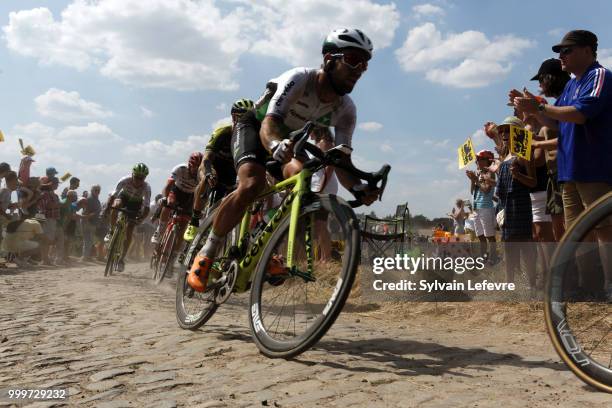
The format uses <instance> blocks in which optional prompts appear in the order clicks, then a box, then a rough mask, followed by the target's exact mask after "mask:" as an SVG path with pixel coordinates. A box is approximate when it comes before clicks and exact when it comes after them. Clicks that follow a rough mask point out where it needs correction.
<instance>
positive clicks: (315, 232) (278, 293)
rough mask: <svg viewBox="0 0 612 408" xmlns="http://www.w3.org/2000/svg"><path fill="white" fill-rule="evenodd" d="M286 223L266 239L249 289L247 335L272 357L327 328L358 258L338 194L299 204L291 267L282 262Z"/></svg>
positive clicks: (297, 349)
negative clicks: (248, 326) (302, 204)
mask: <svg viewBox="0 0 612 408" xmlns="http://www.w3.org/2000/svg"><path fill="white" fill-rule="evenodd" d="M289 222H290V217H286V218H285V220H283V221H282V222H281V223H280V224H279V226H278V227H277V229H276V230H275V231H274V233H273V234H272V236H271V237H270V241H269V242H268V244H267V245H266V247H265V248H264V250H263V253H262V257H261V259H260V261H259V263H258V265H257V267H256V269H255V273H254V277H253V282H252V287H251V303H250V311H249V315H250V319H249V321H250V326H251V333H252V335H253V339H254V340H255V343H256V344H257V347H258V348H259V350H260V351H261V352H262V353H263V354H264V355H266V356H268V357H273V358H289V357H293V356H296V355H298V354H300V353H303V352H304V351H306V350H308V349H309V348H310V347H312V346H313V345H314V344H315V343H316V342H317V341H319V339H320V338H321V337H322V336H323V335H324V334H325V333H326V332H327V330H329V328H330V327H331V326H332V324H333V323H334V321H335V320H336V318H337V317H338V315H339V314H340V312H341V310H342V307H343V306H344V303H345V302H346V300H347V298H348V296H349V293H350V291H351V287H352V285H353V282H354V279H355V274H356V272H357V266H358V263H359V256H360V255H359V254H360V242H361V241H360V235H359V228H358V225H359V224H358V221H357V218H356V217H355V213H354V212H353V210H352V209H351V207H350V206H349V205H348V204H347V203H346V202H345V201H344V200H342V199H341V198H339V197H336V196H334V195H317V196H316V197H315V198H314V199H312V201H310V200H309V202H307V203H305V204H304V206H303V208H302V209H301V211H300V214H299V217H298V228H297V231H296V237H295V241H294V242H293V248H294V250H293V254H294V255H293V266H292V267H291V268H288V267H286V266H283V262H284V257H286V256H287V248H289V246H290V240H289ZM332 247H334V249H335V251H334V252H333V255H332V251H331V249H332Z"/></svg>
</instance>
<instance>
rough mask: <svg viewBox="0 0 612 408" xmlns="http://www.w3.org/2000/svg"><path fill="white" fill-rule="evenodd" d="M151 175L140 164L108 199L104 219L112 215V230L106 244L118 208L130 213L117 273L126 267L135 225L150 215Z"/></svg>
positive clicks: (143, 165) (146, 168) (112, 225)
mask: <svg viewBox="0 0 612 408" xmlns="http://www.w3.org/2000/svg"><path fill="white" fill-rule="evenodd" d="M148 175H149V168H148V167H147V165H146V164H144V163H138V164H136V165H135V166H134V167H133V168H132V175H131V176H125V177H123V178H121V180H119V182H118V183H117V187H115V191H113V192H112V193H111V195H110V196H109V197H108V202H107V203H106V206H105V208H106V210H105V212H104V215H103V216H104V217H106V216H107V215H108V212H109V211H110V213H111V219H110V225H111V230H110V231H109V232H108V234H107V235H106V237H104V242H109V241H110V239H111V237H112V235H113V229H114V228H115V224H116V223H117V215H118V211H117V209H118V208H125V209H126V210H127V211H128V213H127V216H128V220H129V222H128V227H127V231H126V236H125V243H124V245H123V250H122V252H121V259H120V260H119V263H118V265H117V271H118V272H122V271H123V268H124V266H125V261H124V258H125V254H127V251H128V249H129V248H130V244H131V242H132V232H133V231H134V225H135V224H137V223H141V222H142V221H143V220H144V219H145V218H147V215H149V205H150V204H149V203H150V201H151V186H150V185H149V183H147V182H146V181H145V178H147V176H148Z"/></svg>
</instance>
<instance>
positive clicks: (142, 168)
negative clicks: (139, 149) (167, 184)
mask: <svg viewBox="0 0 612 408" xmlns="http://www.w3.org/2000/svg"><path fill="white" fill-rule="evenodd" d="M132 174H133V175H135V176H144V177H147V176H148V175H149V168H148V167H147V165H146V164H144V163H138V164H137V165H135V166H134V167H133V168H132Z"/></svg>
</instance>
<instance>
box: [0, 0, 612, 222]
mask: <svg viewBox="0 0 612 408" xmlns="http://www.w3.org/2000/svg"><path fill="white" fill-rule="evenodd" d="M253 4H256V5H253ZM610 15H612V3H610V2H608V1H590V2H588V7H585V6H584V3H579V2H560V1H538V2H530V3H527V2H510V1H507V2H499V1H496V2H485V1H469V2H468V1H463V2H459V1H446V0H445V1H430V2H425V1H414V2H413V1H400V2H395V3H392V2H385V1H374V0H353V1H348V2H343V1H336V2H330V1H323V0H301V1H280V0H260V1H257V2H249V1H243V0H226V1H213V0H207V1H188V0H148V1H146V2H143V1H139V0H102V1H96V2H92V1H80V0H75V1H62V0H54V1H34V0H8V1H7V0H3V1H2V2H0V27H1V29H2V31H0V36H1V37H2V38H1V39H0V84H1V89H2V98H0V129H1V130H2V131H3V132H4V134H5V136H6V139H7V140H6V142H5V143H2V144H0V161H8V162H9V163H11V164H13V165H15V166H16V165H17V164H18V160H19V148H18V145H17V141H16V140H17V138H18V137H22V138H24V140H25V142H26V143H28V144H31V145H33V146H34V148H35V149H36V151H37V155H36V156H35V159H36V160H37V161H36V162H35V163H34V166H33V168H32V171H33V174H34V175H39V174H41V173H42V172H43V171H44V168H46V167H47V166H49V165H54V166H56V167H57V168H58V170H59V171H60V172H61V173H63V172H65V171H69V172H71V173H72V174H74V175H77V176H79V177H80V178H81V180H82V182H83V185H84V186H89V185H91V184H92V183H94V182H98V183H100V184H102V187H103V194H106V193H108V192H109V190H110V189H111V188H112V186H113V184H114V183H115V182H116V181H117V180H118V179H119V178H120V177H121V176H122V175H124V174H127V173H128V172H129V169H130V168H131V165H132V164H133V163H134V162H137V161H144V162H145V163H147V164H149V166H150V167H151V168H152V173H151V176H150V183H151V185H152V188H153V190H154V191H158V190H161V188H162V186H163V182H164V180H165V178H166V177H167V176H168V174H169V171H170V169H171V168H172V167H173V166H174V165H175V164H178V163H180V162H182V161H184V160H185V158H186V156H187V155H188V153H189V152H190V151H191V150H194V149H199V148H203V146H204V144H205V143H206V141H207V140H208V136H209V134H210V132H211V130H212V129H213V126H214V125H215V123H217V122H218V121H220V120H223V119H225V118H227V117H228V116H229V115H228V106H230V105H231V103H232V101H233V100H235V99H237V98H241V97H249V98H252V99H256V98H257V97H258V96H259V95H260V94H261V92H262V90H263V89H264V86H265V83H266V81H267V80H268V79H270V78H272V77H275V76H277V75H278V74H280V73H282V72H283V71H285V70H287V69H289V68H291V67H293V66H300V65H302V66H317V65H318V64H319V63H320V54H319V52H320V43H321V41H322V39H323V37H324V36H325V34H326V33H327V32H328V31H330V30H331V29H332V28H335V27H340V26H351V27H360V28H362V29H363V30H364V31H365V32H366V33H367V34H368V35H369V36H370V37H371V38H372V40H373V42H374V45H375V56H374V58H373V60H372V61H371V63H370V65H369V69H368V71H367V72H366V73H365V74H364V76H363V77H362V79H361V80H360V81H359V83H358V84H357V86H356V88H355V90H354V92H353V93H352V94H351V97H352V98H353V100H354V101H355V104H356V105H357V111H358V124H359V125H358V129H357V130H356V132H355V135H354V137H353V144H354V149H355V151H354V156H355V162H356V163H357V164H359V165H360V166H361V167H363V168H365V169H367V170H375V169H378V168H379V167H380V165H381V164H382V163H385V162H386V163H390V164H391V165H392V167H393V170H392V173H391V177H390V181H389V185H388V190H387V192H386V193H385V196H384V199H383V201H382V202H380V203H377V204H375V205H374V206H372V209H373V210H374V211H376V212H377V213H378V214H381V215H382V214H386V213H391V212H393V211H394V209H395V206H396V205H397V204H398V203H400V202H404V201H408V203H409V207H410V209H411V211H412V212H413V213H422V214H424V215H426V216H429V217H435V216H441V215H443V214H444V213H446V212H447V211H448V209H449V208H450V207H451V206H452V203H453V202H454V199H455V198H457V197H467V196H468V183H467V178H466V177H465V175H464V173H463V172H462V171H460V170H458V169H457V165H456V163H457V159H456V148H457V147H458V146H459V144H461V143H462V142H463V141H464V140H465V139H466V138H467V137H468V136H473V140H474V142H475V144H476V148H485V147H486V148H492V146H491V145H490V143H489V142H488V141H487V140H486V139H485V137H484V136H483V134H482V132H481V131H479V129H480V128H481V126H482V124H483V123H484V122H485V121H487V120H493V121H500V120H502V119H503V118H504V117H505V116H507V115H508V114H509V113H510V112H509V110H508V108H507V107H506V106H505V102H506V94H507V91H508V90H509V89H510V88H513V87H517V88H522V87H523V86H528V87H529V88H530V89H531V90H532V91H536V90H537V84H536V83H535V82H530V81H529V78H530V77H531V76H533V75H534V74H535V73H536V72H537V68H538V67H539V64H540V62H541V61H542V60H544V59H546V58H550V57H552V56H554V55H553V54H552V51H551V49H550V47H551V45H553V44H555V43H557V42H558V41H559V40H560V39H561V37H562V36H563V34H564V33H565V32H566V31H568V30H570V29H574V28H584V29H589V30H591V31H593V32H595V33H596V34H597V35H598V37H599V39H600V41H599V48H600V61H601V62H602V64H603V65H605V66H611V65H612V43H610V42H609V40H608V39H610V38H612V27H610V25H609V22H608V21H607V20H608V19H606V16H610Z"/></svg>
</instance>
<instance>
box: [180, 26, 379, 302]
mask: <svg viewBox="0 0 612 408" xmlns="http://www.w3.org/2000/svg"><path fill="white" fill-rule="evenodd" d="M372 50H373V47H372V42H371V41H370V39H369V38H368V37H367V36H366V35H365V34H363V33H362V32H361V31H360V30H356V29H346V28H343V29H337V30H334V31H332V32H331V33H330V34H329V35H328V36H327V37H326V39H325V41H324V43H323V49H322V54H323V68H322V69H310V68H295V69H292V70H289V71H287V72H285V73H284V74H282V75H280V76H279V77H278V78H275V79H272V80H271V81H269V82H268V84H267V86H266V90H265V92H264V94H263V96H262V97H261V98H260V99H259V100H258V101H257V103H256V108H257V110H256V112H248V113H246V114H244V115H243V116H242V117H241V118H240V120H239V122H238V123H237V124H236V126H235V128H234V132H233V135H232V151H233V155H234V163H235V165H236V169H237V173H238V187H237V189H236V190H235V191H234V192H233V193H232V194H230V195H229V196H228V197H227V198H226V199H225V200H224V201H223V202H222V203H221V205H220V206H219V210H218V211H217V214H216V216H215V219H214V221H213V226H212V230H211V233H210V235H209V236H208V239H207V240H206V243H205V244H204V246H203V248H202V250H201V251H200V252H199V253H198V255H197V256H196V257H195V259H194V262H193V265H192V267H191V271H190V273H189V276H188V278H187V282H188V283H189V285H190V286H191V287H192V288H193V289H194V290H196V291H199V292H203V291H204V290H205V289H206V282H207V280H208V272H209V270H210V267H211V265H212V263H213V261H214V259H213V257H214V254H215V253H216V252H217V248H218V247H219V245H220V243H221V242H222V239H223V237H224V236H225V235H226V234H227V233H228V232H229V231H230V230H231V229H232V228H233V227H234V226H235V225H236V224H237V223H238V222H239V221H240V219H241V217H242V215H243V214H244V211H245V210H246V209H247V208H248V206H249V205H250V204H251V203H252V202H253V201H254V200H255V198H256V197H257V195H258V194H259V193H260V192H261V191H262V190H263V189H264V188H265V185H266V167H265V162H266V160H267V158H268V157H269V156H272V158H273V159H274V160H277V161H279V162H281V163H282V164H283V175H284V176H285V177H288V176H291V175H293V174H296V173H297V172H299V171H300V170H301V169H302V166H303V164H302V161H301V160H300V159H299V158H298V159H292V155H293V146H292V143H291V142H290V141H289V139H287V138H286V137H287V135H288V134H289V132H290V131H292V130H296V129H299V128H301V127H303V126H304V124H305V123H306V122H308V121H313V122H315V124H317V125H319V126H333V127H334V128H335V133H336V141H335V144H341V143H344V144H348V145H350V144H351V139H352V134H353V131H354V129H355V123H356V111H355V105H354V104H353V101H352V100H351V98H350V97H349V96H348V95H347V94H349V93H350V92H351V91H352V90H353V87H354V86H355V84H356V83H357V81H358V80H359V78H360V77H361V75H362V74H363V73H364V72H365V71H366V69H367V66H368V60H369V59H370V58H371V57H372ZM336 172H337V174H338V178H339V180H340V183H341V184H342V185H343V186H344V187H345V188H347V189H348V190H349V191H351V192H356V191H360V192H361V194H363V197H361V200H362V201H363V202H364V203H365V204H368V205H369V204H371V203H372V202H374V200H376V199H377V198H378V194H379V191H378V190H371V189H370V188H369V187H368V186H367V185H366V184H362V183H361V181H360V180H359V179H357V178H356V177H354V176H352V175H350V174H348V173H346V172H344V171H342V170H340V169H337V171H336Z"/></svg>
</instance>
